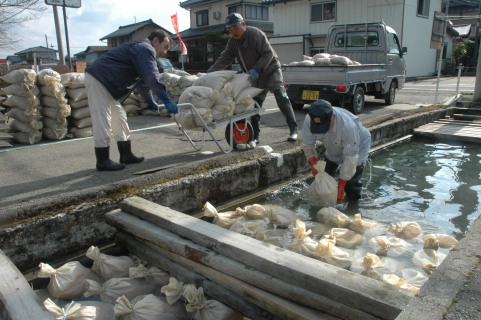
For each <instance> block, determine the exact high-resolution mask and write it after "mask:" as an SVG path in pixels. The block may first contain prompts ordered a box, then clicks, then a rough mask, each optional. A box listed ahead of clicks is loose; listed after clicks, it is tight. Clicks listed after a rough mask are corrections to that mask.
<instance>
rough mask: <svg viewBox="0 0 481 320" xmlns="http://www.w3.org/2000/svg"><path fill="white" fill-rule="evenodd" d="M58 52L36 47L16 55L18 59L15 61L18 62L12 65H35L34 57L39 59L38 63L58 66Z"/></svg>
mask: <svg viewBox="0 0 481 320" xmlns="http://www.w3.org/2000/svg"><path fill="white" fill-rule="evenodd" d="M57 52H58V51H57V50H54V49H51V48H45V47H41V46H40V47H34V48H29V49H25V50H22V51H19V52H16V53H15V56H17V57H18V58H17V59H15V60H16V62H15V63H13V61H12V60H10V62H11V64H34V61H33V60H34V55H35V56H36V57H37V63H39V61H40V60H41V61H42V63H43V64H57V63H58V62H59V61H58V59H57Z"/></svg>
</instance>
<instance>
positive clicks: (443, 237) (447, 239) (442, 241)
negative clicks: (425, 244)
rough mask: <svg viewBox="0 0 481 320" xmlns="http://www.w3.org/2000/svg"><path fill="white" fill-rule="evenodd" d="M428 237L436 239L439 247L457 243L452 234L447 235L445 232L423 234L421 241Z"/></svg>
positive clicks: (446, 247) (445, 247) (449, 246)
mask: <svg viewBox="0 0 481 320" xmlns="http://www.w3.org/2000/svg"><path fill="white" fill-rule="evenodd" d="M429 238H434V239H436V240H437V242H438V244H439V247H440V248H443V249H449V248H452V247H454V246H455V245H457V244H458V240H456V239H454V238H453V237H452V236H449V235H447V234H440V233H435V234H426V235H424V236H423V241H426V240H427V239H429Z"/></svg>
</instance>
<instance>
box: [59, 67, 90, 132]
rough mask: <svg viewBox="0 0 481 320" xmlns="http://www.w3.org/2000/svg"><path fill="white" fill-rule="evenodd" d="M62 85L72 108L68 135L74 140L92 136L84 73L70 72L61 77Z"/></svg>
mask: <svg viewBox="0 0 481 320" xmlns="http://www.w3.org/2000/svg"><path fill="white" fill-rule="evenodd" d="M61 77H62V83H63V85H64V86H65V88H67V97H68V102H69V104H70V107H71V108H72V123H71V126H70V128H69V132H70V134H71V135H72V136H73V137H75V138H85V137H91V136H92V118H91V117H90V109H89V103H88V99H87V89H86V88H85V73H77V72H70V73H65V74H63V75H62V76H61Z"/></svg>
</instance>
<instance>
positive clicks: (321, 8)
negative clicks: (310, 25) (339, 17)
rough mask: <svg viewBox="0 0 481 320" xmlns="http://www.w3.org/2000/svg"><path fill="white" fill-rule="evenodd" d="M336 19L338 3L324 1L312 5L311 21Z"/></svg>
mask: <svg viewBox="0 0 481 320" xmlns="http://www.w3.org/2000/svg"><path fill="white" fill-rule="evenodd" d="M333 20H336V3H335V2H322V3H316V4H313V5H311V22H319V21H333Z"/></svg>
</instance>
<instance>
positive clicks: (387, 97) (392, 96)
mask: <svg viewBox="0 0 481 320" xmlns="http://www.w3.org/2000/svg"><path fill="white" fill-rule="evenodd" d="M394 100H396V83H394V81H393V82H391V85H390V86H389V91H388V92H386V93H385V94H384V102H386V106H390V105H391V104H393V103H394Z"/></svg>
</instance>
